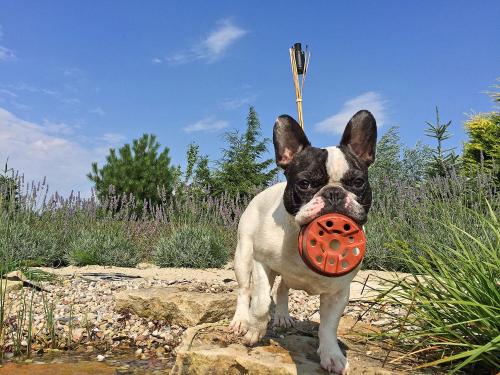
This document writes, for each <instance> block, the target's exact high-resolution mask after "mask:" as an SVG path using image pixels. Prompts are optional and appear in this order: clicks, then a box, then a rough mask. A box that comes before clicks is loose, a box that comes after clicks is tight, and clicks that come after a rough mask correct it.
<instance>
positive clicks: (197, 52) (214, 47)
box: [165, 19, 247, 64]
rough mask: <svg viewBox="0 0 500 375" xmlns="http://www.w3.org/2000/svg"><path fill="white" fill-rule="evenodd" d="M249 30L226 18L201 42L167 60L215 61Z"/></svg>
mask: <svg viewBox="0 0 500 375" xmlns="http://www.w3.org/2000/svg"><path fill="white" fill-rule="evenodd" d="M245 34H247V31H246V30H244V29H242V28H240V27H239V26H236V25H235V24H233V22H232V21H231V20H228V19H225V20H221V21H219V22H217V27H216V28H215V30H213V31H211V32H210V33H209V34H208V36H207V37H205V38H204V39H203V40H202V41H201V42H200V43H198V44H196V45H194V46H193V47H191V48H190V49H188V50H186V51H182V52H177V53H175V54H173V55H172V56H170V57H167V58H166V59H165V60H166V61H167V62H169V63H172V64H185V63H188V62H192V61H196V60H205V61H206V62H208V63H211V62H215V61H217V60H219V59H220V58H221V57H222V56H224V54H225V52H226V51H227V49H228V48H229V47H230V46H231V45H233V44H234V43H235V42H236V41H237V40H238V39H241V38H242V37H243V36H244V35H245Z"/></svg>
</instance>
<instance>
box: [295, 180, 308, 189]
mask: <svg viewBox="0 0 500 375" xmlns="http://www.w3.org/2000/svg"><path fill="white" fill-rule="evenodd" d="M297 185H298V186H299V188H301V189H303V190H307V189H309V188H310V187H311V183H310V182H309V181H307V180H300V181H299V182H298V183H297Z"/></svg>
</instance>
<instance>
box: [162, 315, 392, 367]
mask: <svg viewBox="0 0 500 375" xmlns="http://www.w3.org/2000/svg"><path fill="white" fill-rule="evenodd" d="M350 323H352V321H350V322H349V324H350ZM305 324H309V325H311V324H313V323H305ZM341 324H342V323H341ZM344 324H346V323H344ZM315 327H316V328H314V329H312V330H310V329H309V330H307V329H306V330H305V329H304V328H300V329H299V330H290V332H289V334H287V335H284V336H282V338H280V337H278V338H269V332H268V335H266V337H265V338H264V339H263V340H262V342H261V344H259V345H258V346H254V347H250V348H249V347H247V346H245V345H243V344H242V343H241V341H240V340H241V339H240V338H237V337H235V336H234V335H232V334H231V333H229V332H228V329H227V325H226V324H222V323H214V324H202V325H199V326H196V327H192V328H188V329H187V330H186V331H185V333H184V335H183V339H182V342H181V344H180V345H179V346H178V347H177V348H176V353H177V357H176V360H175V365H174V367H173V369H172V372H171V375H182V374H193V375H202V374H213V375H218V374H220V375H226V374H229V375H233V374H235V375H236V374H255V375H274V374H278V375H296V374H326V371H324V370H322V369H321V366H320V364H319V356H318V355H317V353H316V350H317V348H318V338H317V333H314V332H316V331H317V325H316V326H315ZM346 329H347V327H344V328H343V329H341V331H342V330H344V331H345V330H346ZM358 338H359V337H358ZM342 341H343V342H344V341H347V340H346V339H342ZM355 345H356V344H352V346H353V347H354V346H355ZM341 346H343V347H345V345H341ZM349 346H351V343H349ZM351 350H352V351H351ZM347 357H348V359H349V362H350V373H351V374H364V375H392V374H399V372H395V371H392V370H389V369H383V368H381V364H380V362H379V361H378V360H374V359H371V358H368V357H361V356H360V352H359V347H356V348H351V347H349V348H347ZM381 358H384V357H383V356H381Z"/></svg>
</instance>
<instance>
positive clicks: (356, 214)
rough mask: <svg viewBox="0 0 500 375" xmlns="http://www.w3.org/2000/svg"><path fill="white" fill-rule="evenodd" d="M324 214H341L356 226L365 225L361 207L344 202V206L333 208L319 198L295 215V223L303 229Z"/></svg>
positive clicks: (363, 212)
mask: <svg viewBox="0 0 500 375" xmlns="http://www.w3.org/2000/svg"><path fill="white" fill-rule="evenodd" d="M326 214H341V215H344V216H347V217H348V218H350V219H351V220H353V221H354V222H355V223H356V224H358V225H364V224H365V223H366V212H365V211H364V210H363V209H362V206H361V205H359V204H357V205H353V204H349V201H346V202H345V204H343V205H339V206H335V207H334V206H332V205H330V204H326V203H325V200H324V199H323V198H321V197H316V198H314V199H313V200H311V201H310V202H309V203H307V204H306V205H304V206H303V207H302V208H301V209H300V211H299V212H298V213H297V215H295V222H296V223H297V224H299V226H301V227H304V226H307V225H308V224H309V223H310V222H311V221H313V220H314V219H316V218H318V217H320V216H322V215H326Z"/></svg>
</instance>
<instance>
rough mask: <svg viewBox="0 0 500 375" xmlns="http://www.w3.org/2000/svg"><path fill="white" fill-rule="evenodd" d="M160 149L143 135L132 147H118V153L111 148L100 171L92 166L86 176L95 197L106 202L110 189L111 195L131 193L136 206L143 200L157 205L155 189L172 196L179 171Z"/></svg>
mask: <svg viewBox="0 0 500 375" xmlns="http://www.w3.org/2000/svg"><path fill="white" fill-rule="evenodd" d="M159 149H160V144H159V143H158V142H157V140H156V136H154V135H152V134H144V135H143V136H142V137H141V138H139V139H134V140H133V142H132V146H131V145H130V144H125V145H124V146H123V147H121V148H120V149H119V150H118V154H117V153H116V151H115V149H113V148H112V149H110V150H109V155H108V156H107V157H106V164H105V165H104V166H103V167H102V168H99V167H98V166H97V163H92V171H91V172H90V173H89V174H87V177H88V178H89V179H90V180H91V181H93V182H94V183H95V189H96V192H97V196H98V198H99V199H101V200H104V199H106V197H108V196H109V195H110V189H111V186H112V187H113V188H112V190H113V191H112V193H113V194H114V195H116V196H120V195H122V194H132V195H133V196H134V197H135V199H136V202H137V203H138V204H139V205H141V204H142V202H143V201H148V202H150V203H151V204H158V203H160V201H161V200H160V197H159V195H158V187H161V188H162V190H163V191H164V192H166V193H167V195H169V194H171V193H172V189H173V187H174V185H175V183H176V178H178V174H179V173H178V168H175V167H172V166H170V157H169V155H168V153H169V149H168V148H166V147H165V148H164V150H163V151H162V152H161V153H158V152H159Z"/></svg>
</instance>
